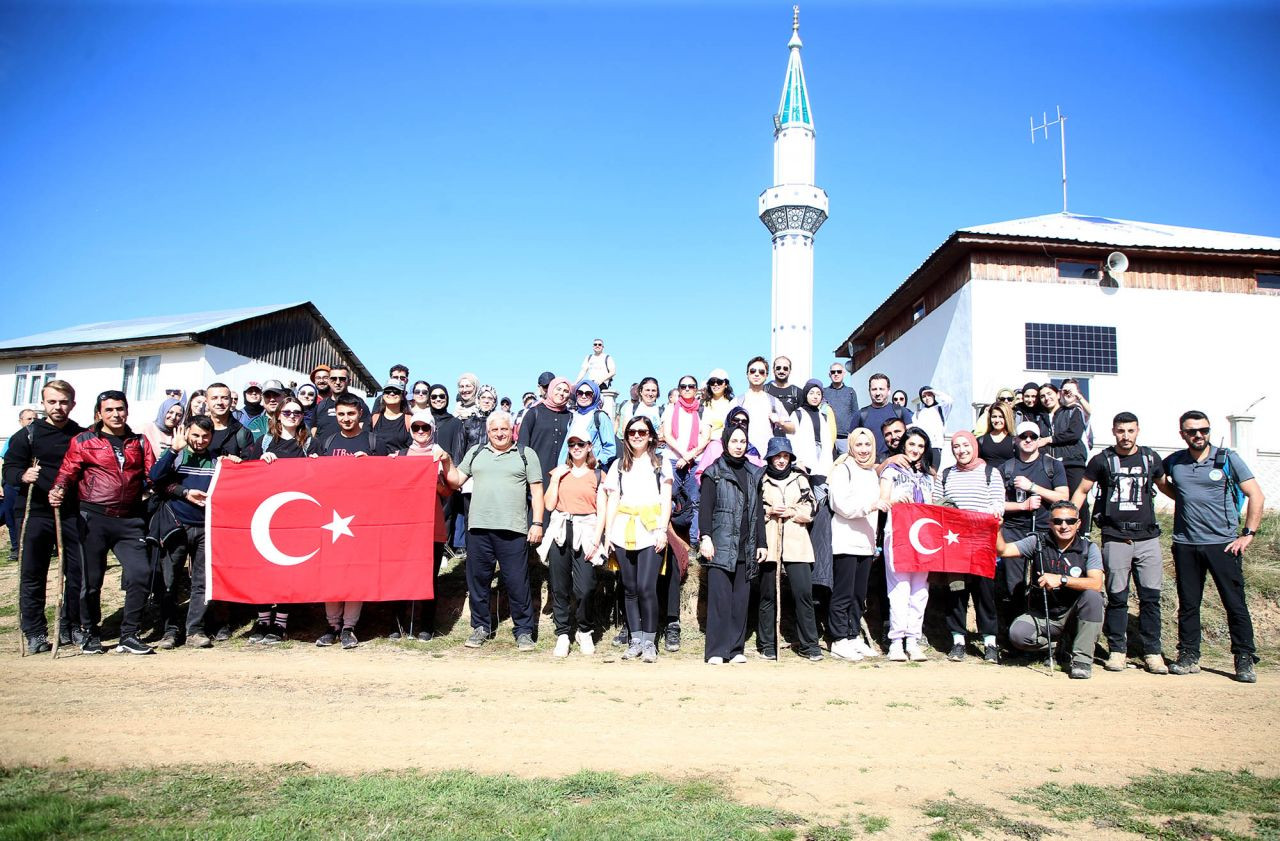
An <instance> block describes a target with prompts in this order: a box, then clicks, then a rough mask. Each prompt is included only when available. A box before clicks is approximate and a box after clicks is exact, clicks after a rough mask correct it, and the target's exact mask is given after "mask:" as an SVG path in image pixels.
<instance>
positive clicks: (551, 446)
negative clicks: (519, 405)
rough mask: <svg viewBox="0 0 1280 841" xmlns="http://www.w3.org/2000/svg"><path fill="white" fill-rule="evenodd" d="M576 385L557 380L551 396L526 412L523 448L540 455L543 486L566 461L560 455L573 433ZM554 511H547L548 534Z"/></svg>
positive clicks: (551, 386) (550, 385)
mask: <svg viewBox="0 0 1280 841" xmlns="http://www.w3.org/2000/svg"><path fill="white" fill-rule="evenodd" d="M572 392H573V386H572V385H570V384H569V381H568V380H567V379H565V378H564V377H556V378H555V379H553V380H552V381H551V382H550V383H548V384H547V396H546V397H545V398H544V399H543V401H542V402H541V403H539V404H538V405H536V406H534V407H533V408H532V409H530V410H529V411H528V412H525V415H524V420H523V421H521V423H520V441H519V445H520V446H521V447H528V448H529V449H531V450H533V451H534V452H535V453H537V454H538V463H539V464H541V465H542V487H544V488H545V487H546V486H547V483H548V482H549V481H550V479H551V471H552V470H554V469H555V466H556V465H557V464H560V463H561V462H562V459H561V458H560V454H561V453H562V452H564V442H565V438H566V437H567V436H568V434H569V421H570V420H572V419H573V413H572V412H570V411H569V395H570V394H571V393H572ZM550 516H551V512H550V511H544V512H543V516H542V525H543V529H544V533H545V528H546V525H547V521H548V518H550Z"/></svg>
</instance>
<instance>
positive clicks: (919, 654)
mask: <svg viewBox="0 0 1280 841" xmlns="http://www.w3.org/2000/svg"><path fill="white" fill-rule="evenodd" d="M907 657H908V658H910V659H911V660H912V661H914V662H916V663H923V662H924V661H926V660H928V659H929V655H928V654H925V653H924V651H923V650H922V649H921V648H920V641H919V640H917V639H915V638H914V637H913V638H911V639H909V640H907ZM890 659H893V658H890Z"/></svg>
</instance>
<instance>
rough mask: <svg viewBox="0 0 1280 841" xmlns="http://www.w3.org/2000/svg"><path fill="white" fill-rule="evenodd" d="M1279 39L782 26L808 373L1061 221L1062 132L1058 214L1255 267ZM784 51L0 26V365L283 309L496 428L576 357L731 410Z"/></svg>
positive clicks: (750, 328) (1148, 9) (487, 8)
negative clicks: (924, 295) (1045, 115)
mask: <svg viewBox="0 0 1280 841" xmlns="http://www.w3.org/2000/svg"><path fill="white" fill-rule="evenodd" d="M1278 8H1280V7H1277V6H1276V5H1275V4H1265V3H1252V4H1250V3H1235V4H1224V3H1153V2H1145V3H1090V2H1072V3H1036V2H1025V3H986V4H966V3H938V4H926V3H918V2H895V3H888V2H880V3H875V2H872V3H832V2H806V3H804V4H803V5H802V9H801V35H802V37H803V39H804V43H805V49H804V54H803V55H804V63H805V71H806V74H807V77H808V82H809V87H810V92H811V99H812V105H813V113H814V119H815V123H816V127H817V133H818V141H817V143H818V145H817V182H818V184H819V186H822V187H824V188H825V189H826V190H827V192H828V193H829V194H830V197H831V218H830V219H829V221H828V222H827V223H826V225H825V226H824V227H823V228H822V230H821V231H820V232H819V234H818V237H817V246H816V252H815V254H816V259H815V300H816V306H815V325H814V326H815V336H816V342H815V364H816V365H819V366H823V367H821V368H819V369H818V370H825V363H824V357H825V355H826V354H827V353H828V352H829V351H830V350H831V349H832V348H834V347H835V346H836V345H837V344H838V343H839V342H841V341H842V340H843V339H844V337H845V336H846V335H847V334H848V333H849V332H850V331H851V330H852V329H853V328H854V327H855V326H857V324H858V323H860V322H861V321H862V319H863V318H864V317H865V316H866V315H867V314H868V313H869V312H870V311H871V310H872V309H874V308H875V306H876V305H878V304H879V303H880V302H881V301H882V300H883V299H884V297H885V296H886V295H887V294H888V293H889V292H890V291H891V290H892V289H893V288H894V287H896V286H897V285H898V284H899V283H900V282H901V281H902V280H903V279H904V278H905V277H906V276H907V275H908V274H909V273H910V272H911V271H912V270H913V269H914V268H915V267H916V266H918V265H919V264H920V262H921V261H922V260H923V259H924V258H925V257H926V256H927V255H928V253H929V252H930V251H932V250H933V249H934V248H935V247H936V246H937V245H938V244H940V243H941V242H942V241H943V240H944V239H945V238H946V237H947V235H948V234H950V233H951V232H952V231H953V230H955V229H956V228H959V227H966V226H970V225H977V224H983V223H988V222H995V221H1000V220H1004V219H1013V218H1018V217H1023V216H1032V215H1037V214H1041V213H1051V212H1056V211H1058V210H1060V209H1061V192H1060V185H1059V179H1060V174H1059V153H1058V145H1057V140H1056V136H1055V137H1054V138H1053V140H1051V142H1049V143H1040V142H1037V143H1036V144H1035V145H1034V146H1033V145H1032V144H1031V143H1030V139H1029V133H1028V117H1029V116H1031V115H1032V114H1034V115H1036V116H1037V117H1039V115H1040V114H1041V112H1042V111H1045V110H1047V111H1049V112H1050V114H1052V113H1053V110H1054V107H1055V106H1058V105H1060V106H1061V107H1062V109H1063V111H1064V113H1066V114H1067V115H1068V124H1067V153H1068V161H1067V163H1068V171H1069V176H1070V192H1071V203H1070V208H1071V210H1073V211H1076V212H1082V213H1092V214H1099V215H1107V216H1115V217H1120V218H1127V219H1138V220H1144V221H1152V222H1160V223H1166V224H1174V225H1188V226H1192V227H1204V228H1216V229H1221V230H1229V231H1240V232H1245V233H1257V234H1268V235H1280V192H1278V191H1277V189H1276V187H1277V185H1280V156H1277V155H1276V154H1275V143H1276V138H1277V137H1280V109H1277V108H1276V107H1275V106H1276V102H1277V100H1276V96H1277V93H1276V92H1277V91H1278V90H1280V62H1276V61H1275V60H1274V54H1275V44H1276V43H1277V39H1278V38H1280V11H1278ZM790 23H791V4H790V3H764V2H727V0H726V2H714V3H711V2H708V3H689V4H686V3H674V2H670V3H629V4H627V3H616V4H615V3H608V4H605V3H596V4H588V3H564V4H542V3H533V2H522V3H495V2H482V3H456V2H454V3H447V4H446V3H435V2H416V3H410V2H403V3H378V2H368V1H367V0H365V1H364V2H359V3H354V2H353V3H339V2H329V3H304V2H261V3H249V2H239V1H238V0H221V1H220V2H208V3H194V2H168V3H147V2H110V3H106V2H94V0H77V2H68V3H46V2H39V3H36V2H24V1H23V0H8V2H6V3H3V4H0V196H2V197H3V201H0V279H2V281H3V285H4V288H5V289H6V291H7V293H8V294H7V295H6V302H5V305H4V307H3V310H0V337H2V338H10V337H15V336H21V335H26V334H30V333H34V332H39V331H43V330H50V329H56V328H59V327H64V326H69V325H72V324H79V323H84V322H89V321H98V320H102V319H104V318H112V317H118V318H131V317H138V316H144V315H150V314H172V313H179V312H191V311H199V310H204V309H222V308H227V307H235V306H241V305H246V306H247V305H252V304H262V303H283V302H288V301H293V300H302V299H310V300H313V301H314V302H315V303H316V304H317V306H318V307H319V308H320V310H321V311H322V312H324V313H325V315H326V316H327V317H328V318H329V320H330V321H331V322H332V323H333V324H334V326H335V327H336V328H337V329H338V331H339V332H340V333H341V334H342V336H343V337H344V338H345V339H346V340H347V342H348V343H349V344H350V345H351V346H352V347H353V348H354V349H355V350H356V352H357V353H358V354H359V356H360V357H361V358H362V360H363V361H364V362H365V363H366V364H367V365H368V366H369V367H370V368H371V369H372V370H373V371H374V373H375V374H377V375H379V376H381V375H384V374H385V373H386V369H387V368H388V367H389V365H390V364H391V363H392V362H398V361H403V362H407V363H408V364H409V365H410V367H411V368H412V369H413V373H414V377H415V378H417V377H418V376H421V375H425V376H427V377H428V378H430V379H432V380H435V381H444V382H447V383H450V384H451V383H452V382H454V378H455V377H456V376H457V374H458V373H460V372H462V371H464V370H471V371H475V372H476V373H477V374H478V375H479V376H480V379H481V381H483V382H492V383H494V384H495V385H496V386H498V388H499V390H500V391H501V392H502V393H503V394H509V395H513V396H517V395H518V394H519V392H520V391H522V390H524V389H525V388H527V387H529V385H530V384H531V383H532V381H533V379H534V378H535V377H536V376H537V374H538V372H539V371H541V370H544V369H551V370H554V371H556V372H557V373H569V374H573V373H576V371H577V368H578V364H579V363H580V361H581V358H582V356H583V355H585V353H586V352H587V351H588V350H589V347H590V341H591V339H592V337H593V336H595V335H601V336H603V337H604V338H605V340H606V344H607V347H608V349H609V351H610V352H611V353H612V354H613V355H614V356H615V358H616V359H617V360H618V362H619V365H620V380H621V381H625V382H633V381H635V380H637V379H639V378H640V377H642V376H644V375H648V374H652V375H655V376H657V377H658V378H659V380H660V382H661V383H662V386H663V388H664V390H665V389H666V388H668V387H670V385H673V384H674V381H675V377H676V376H678V375H679V374H681V373H685V372H690V373H695V374H697V375H698V376H700V377H701V376H705V375H706V372H707V371H708V370H710V369H711V368H713V367H724V368H726V369H728V370H729V371H730V373H731V376H732V378H733V379H734V381H735V384H738V385H741V382H742V380H743V377H742V370H743V369H744V367H745V362H746V360H747V358H748V357H750V356H752V355H754V354H756V353H764V354H767V353H768V347H769V294H770V247H769V235H768V232H767V231H766V229H765V228H764V226H763V225H762V224H761V223H760V222H759V220H758V219H757V218H756V197H757V195H758V194H759V193H760V191H761V190H763V189H764V188H765V187H767V186H769V185H770V183H771V180H772V122H771V114H772V112H773V110H774V109H775V108H776V107H777V102H778V95H779V92H780V90H781V85H782V81H783V71H784V69H785V66H786V60H787V49H786V43H787V39H788V38H789V36H790ZM1269 55H1270V56H1271V58H1270V59H1268V58H1267V56H1269ZM19 289H20V290H23V291H17V292H16V294H15V291H16V290H19ZM862 385H865V384H862ZM902 385H904V386H908V387H913V386H915V385H918V384H914V383H903V384H902ZM860 390H861V388H860Z"/></svg>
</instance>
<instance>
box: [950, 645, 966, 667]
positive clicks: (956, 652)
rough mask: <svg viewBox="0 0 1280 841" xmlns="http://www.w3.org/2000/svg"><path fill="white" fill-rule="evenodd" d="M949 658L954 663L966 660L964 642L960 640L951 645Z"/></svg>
mask: <svg viewBox="0 0 1280 841" xmlns="http://www.w3.org/2000/svg"><path fill="white" fill-rule="evenodd" d="M947 659H948V660H950V661H951V662H952V663H963V662H964V643H962V642H958V643H956V644H955V645H953V646H951V650H950V651H948V652H947Z"/></svg>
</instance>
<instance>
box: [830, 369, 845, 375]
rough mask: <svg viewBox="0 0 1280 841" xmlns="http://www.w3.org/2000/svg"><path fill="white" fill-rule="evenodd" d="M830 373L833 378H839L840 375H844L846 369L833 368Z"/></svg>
mask: <svg viewBox="0 0 1280 841" xmlns="http://www.w3.org/2000/svg"><path fill="white" fill-rule="evenodd" d="M828 373H830V374H831V376H833V377H834V376H838V375H840V374H843V373H844V369H843V368H832V369H831V370H830V371H829V372H828Z"/></svg>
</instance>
